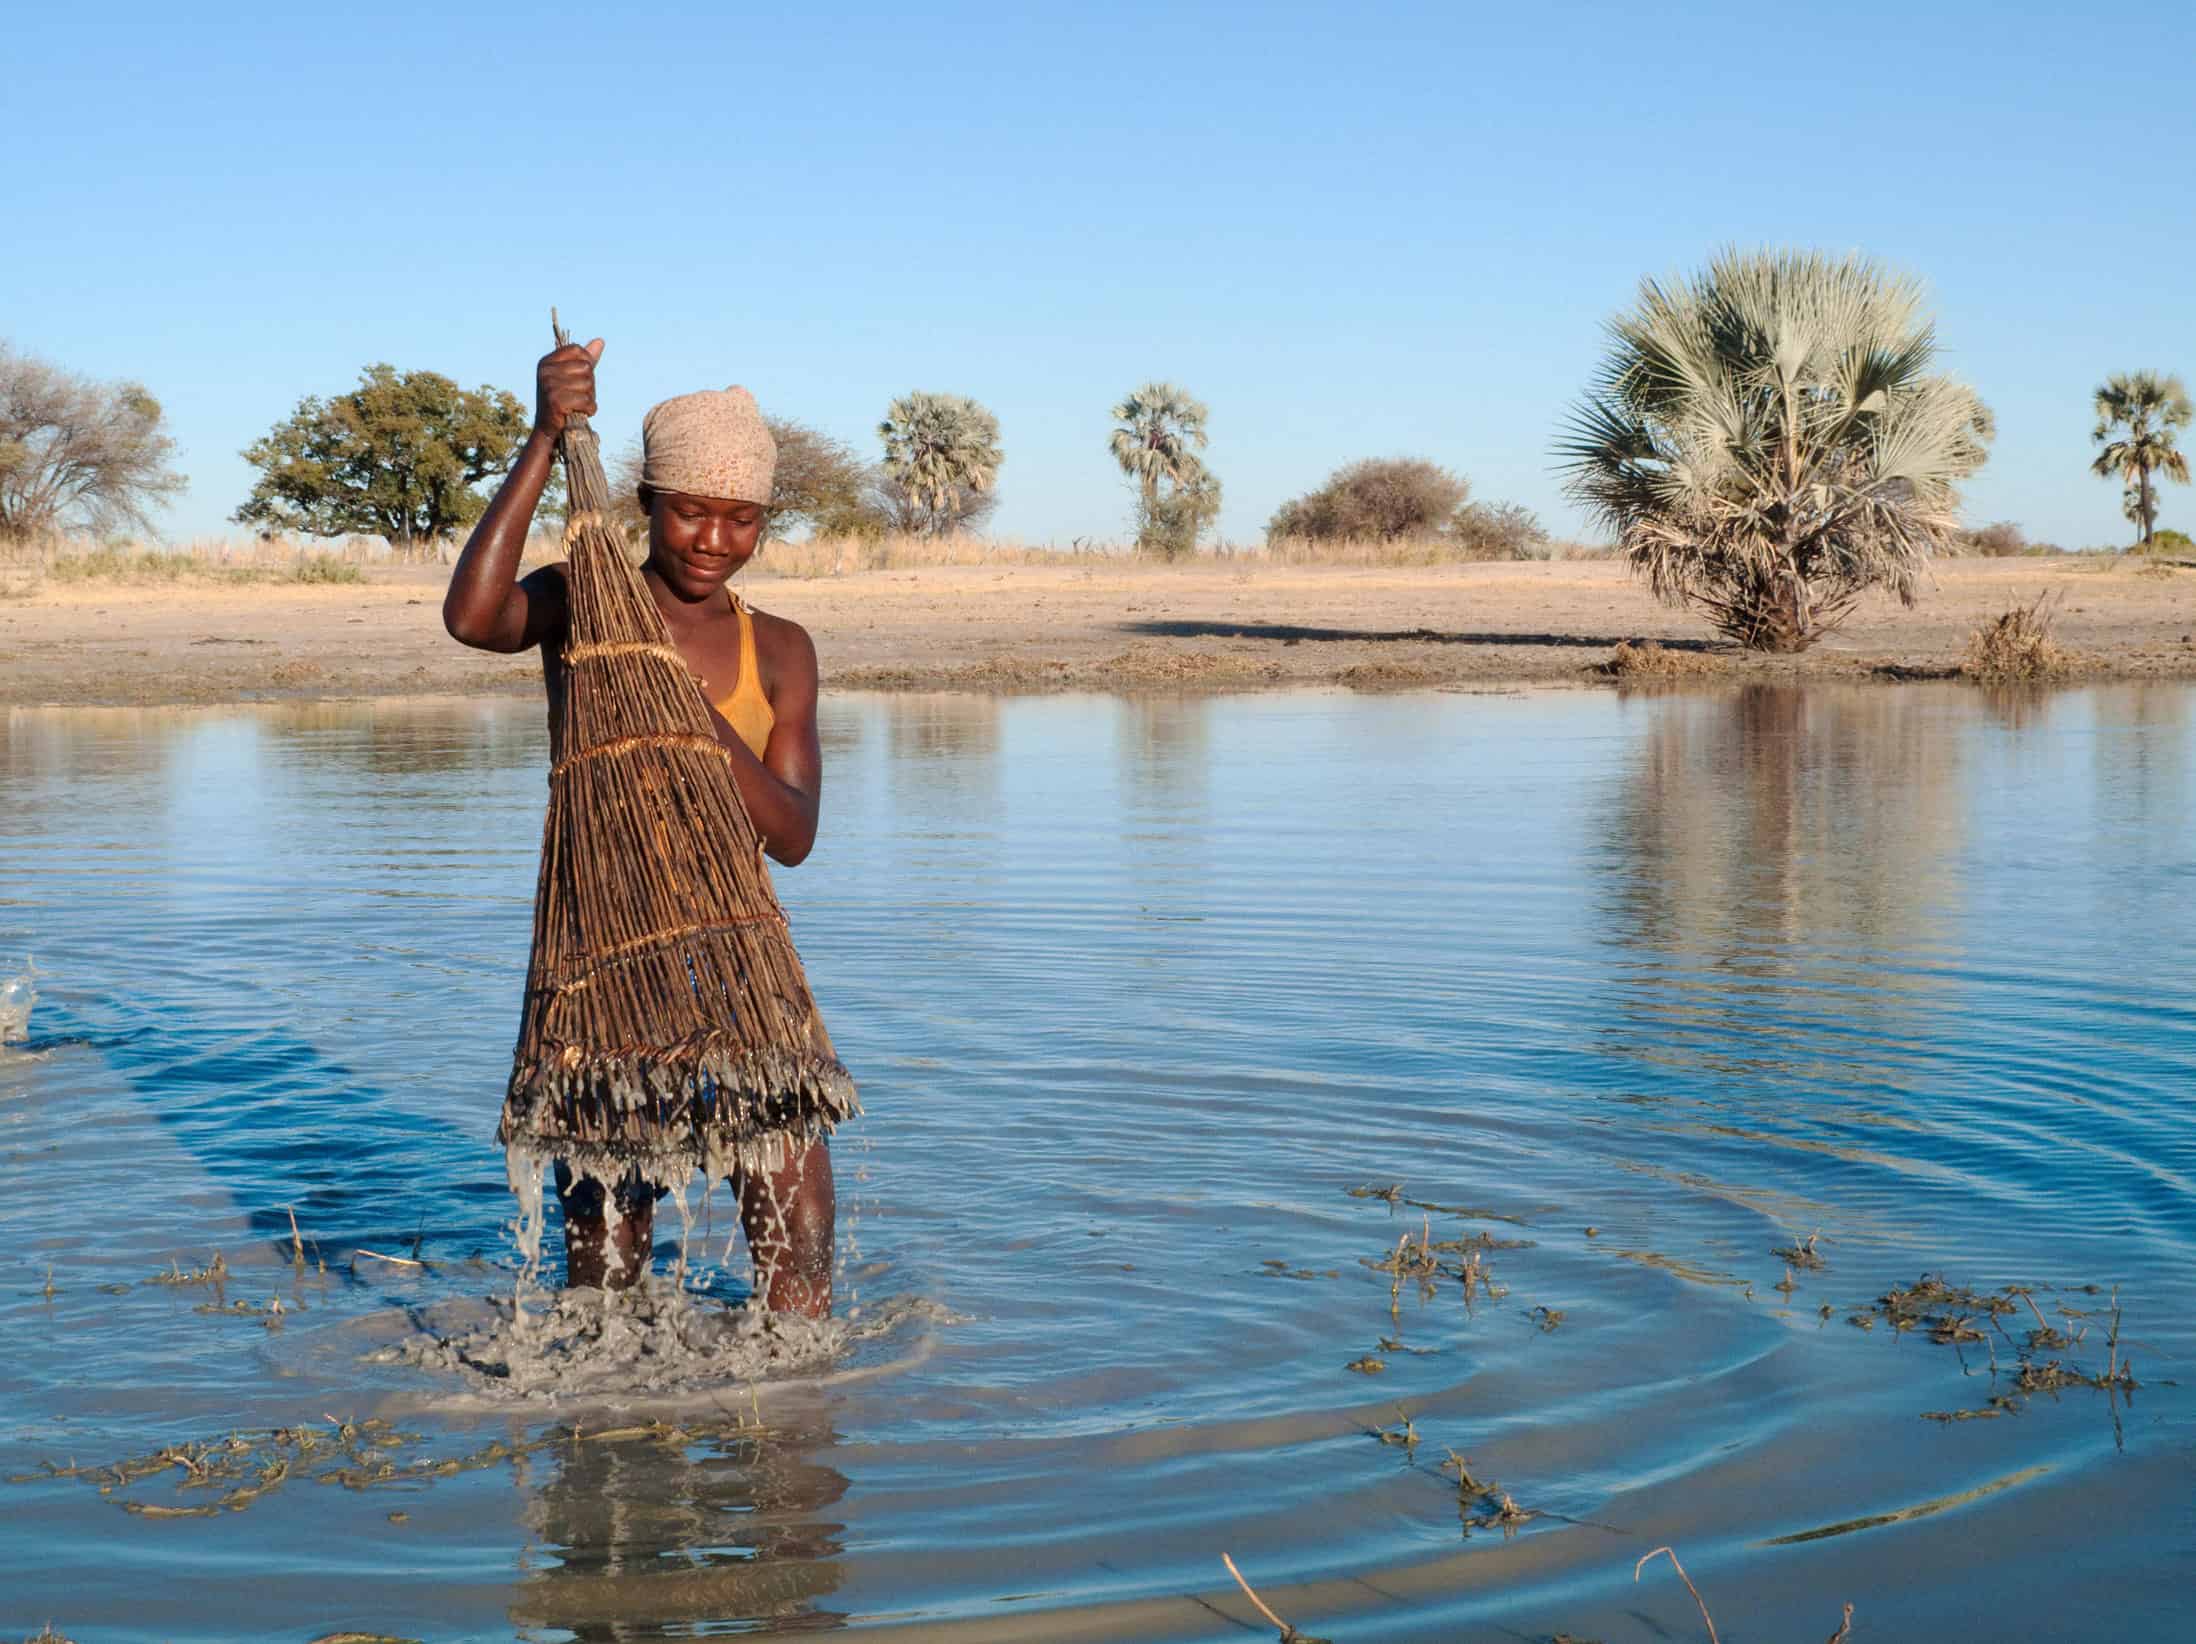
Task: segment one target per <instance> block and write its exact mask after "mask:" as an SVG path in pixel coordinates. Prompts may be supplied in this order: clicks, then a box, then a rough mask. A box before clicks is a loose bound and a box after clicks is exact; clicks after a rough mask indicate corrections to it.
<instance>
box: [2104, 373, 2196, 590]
mask: <svg viewBox="0 0 2196 1644" xmlns="http://www.w3.org/2000/svg"><path fill="white" fill-rule="evenodd" d="M2190 413H2191V408H2190V406H2189V402H2188V390H2187V389H2186V388H2183V387H2182V386H2181V379H2180V378H2179V377H2161V376H2159V375H2158V373H2157V372H2155V371H2121V372H2117V373H2115V374H2114V375H2112V376H2110V377H2107V378H2106V379H2105V384H2104V386H2103V387H2102V388H2100V389H2098V390H2097V429H2096V432H2095V433H2093V434H2091V435H2090V438H2091V439H2092V440H2094V441H2095V442H2096V443H2097V444H2099V445H2101V446H2103V447H2104V449H2103V450H2102V451H2099V452H2098V453H2097V457H2096V460H2095V461H2094V462H2092V463H2091V464H2090V465H2089V471H2090V472H2091V473H2092V474H2095V475H2096V476H2097V477H2098V478H2100V479H2111V478H2113V477H2115V476H2117V477H2118V478H2119V480H2120V481H2121V483H2122V484H2123V485H2124V486H2125V487H2126V488H2127V491H2128V493H2129V495H2128V497H2127V499H2126V500H2127V502H2128V503H2129V504H2132V507H2129V508H2124V509H2123V512H2126V513H2127V516H2128V518H2129V519H2131V520H2133V521H2134V522H2135V523H2136V524H2137V525H2139V526H2141V527H2142V532H2143V547H2144V548H2145V549H2148V548H2149V547H2150V545H2151V540H2152V538H2154V537H2155V536H2156V535H2157V528H2158V497H2157V493H2156V491H2154V490H2153V489H2152V487H2151V479H2150V476H2151V475H2153V474H2163V475H2165V477H2166V478H2167V479H2169V480H2173V481H2174V482H2176V483H2177V484H2181V485H2186V484H2187V483H2188V458H2187V457H2185V456H2183V455H2182V454H2181V451H2180V447H2179V444H2178V442H2177V440H2176V437H2175V433H2176V430H2178V429H2182V428H2186V427H2187V426H2188V422H2189V416H2190ZM2123 429H2124V430H2125V432H2124V433H2119V432H2118V431H2119V430H2123ZM2116 433H2117V434H2118V437H2117V438H2115V437H2114V436H2115V434H2116Z"/></svg>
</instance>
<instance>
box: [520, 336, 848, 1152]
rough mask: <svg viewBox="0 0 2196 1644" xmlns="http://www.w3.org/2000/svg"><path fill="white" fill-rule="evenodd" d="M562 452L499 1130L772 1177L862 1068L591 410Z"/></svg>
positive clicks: (828, 1122)
mask: <svg viewBox="0 0 2196 1644" xmlns="http://www.w3.org/2000/svg"><path fill="white" fill-rule="evenodd" d="M558 340H559V341H560V342H561V341H562V340H563V337H562V335H561V333H560V335H559V339H558ZM561 449H562V452H563V456H564V472H565V485H566V490H567V493H568V496H569V499H570V507H571V516H570V522H569V523H568V524H567V526H566V527H565V543H566V547H567V549H568V552H569V559H568V561H567V563H566V566H565V583H566V587H567V590H568V598H569V609H570V621H569V627H568V632H567V637H566V640H565V648H564V653H563V661H562V666H561V668H553V669H551V670H550V674H551V678H552V684H551V688H550V700H549V748H550V761H551V763H550V767H549V814H548V819H547V822H546V824H545V825H544V827H543V830H542V844H541V877H540V880H539V883H538V885H537V887H536V890H535V895H534V952H533V960H532V964H531V965H530V967H529V969H528V973H527V978H526V1002H525V1008H524V1013H523V1017H522V1019H521V1022H520V1026H519V1039H518V1049H517V1051H516V1053H515V1056H514V1060H513V1066H512V1069H511V1087H510V1091H509V1093H508V1094H507V1095H506V1097H505V1098H504V1105H503V1122H502V1125H501V1126H500V1127H499V1129H498V1131H497V1137H498V1139H499V1140H500V1141H502V1142H503V1143H504V1144H505V1146H506V1147H509V1148H511V1149H513V1151H514V1152H523V1153H526V1154H531V1155H535V1156H537V1157H538V1156H539V1155H544V1154H546V1155H552V1156H556V1157H561V1158H564V1159H566V1160H568V1161H570V1163H571V1164H572V1167H573V1168H574V1169H575V1170H576V1171H578V1172H579V1173H581V1174H583V1175H591V1176H595V1177H597V1178H599V1179H601V1180H604V1181H615V1180H617V1179H619V1178H620V1177H622V1176H623V1175H625V1174H627V1173H628V1172H636V1171H637V1172H638V1173H639V1174H640V1175H641V1176H642V1177H644V1178H645V1179H647V1180H650V1181H655V1182H660V1183H664V1184H667V1185H675V1184H677V1183H681V1182H683V1181H684V1180H685V1179H686V1177H687V1175H688V1174H689V1173H690V1172H691V1171H692V1170H694V1169H696V1168H699V1169H701V1170H703V1171H705V1172H706V1173H708V1174H709V1175H711V1176H718V1175H723V1174H726V1173H727V1172H729V1171H732V1170H734V1169H758V1168H759V1169H766V1170H767V1169H772V1168H775V1167H776V1166H777V1165H778V1164H779V1163H780V1162H781V1161H782V1159H783V1158H784V1157H785V1155H786V1150H787V1149H788V1148H789V1147H798V1146H801V1145H804V1144H806V1143H807V1142H810V1141H812V1140H814V1139H815V1138H817V1137H819V1136H822V1135H824V1134H826V1133H828V1132H829V1131H830V1130H831V1129H832V1127H833V1126H835V1125H836V1124H837V1123H838V1122H839V1121H840V1120H841V1119H845V1118H848V1117H850V1116H851V1115H853V1114H855V1113H858V1112H859V1111H860V1106H859V1103H858V1102H857V1101H856V1099H855V1094H854V1082H853V1080H852V1079H851V1078H849V1077H848V1075H847V1071H846V1068H845V1067H844V1066H843V1065H842V1064H841V1063H840V1061H839V1059H838V1056H837V1055H836V1054H835V1053H834V1052H833V1050H832V1048H831V1037H830V1035H829V1034H828V1033H826V1032H825V1031H824V1025H823V1018H822V1017H821V1016H820V1015H818V1013H817V1010H816V1001H815V999H814V998H813V997H812V996H811V994H810V993H809V990H808V978H807V976H806V975H805V974H804V973H803V971H802V969H801V961H800V956H799V955H798V954H797V953H796V952H794V949H793V938H792V934H791V932H790V930H789V929H788V928H787V925H786V919H785V913H784V911H783V910H782V909H781V908H780V907H779V906H778V899H777V895H776V893H775V892H774V891H773V890H772V889H771V884H770V873H769V870H768V868H767V867H766V866H765V865H764V862H763V854H762V839H761V836H760V835H758V834H757V833H756V831H755V825H754V823H753V822H752V821H750V820H749V818H748V815H747V807H746V806H745V804H743V803H742V802H741V799H740V795H739V790H738V788H737V787H736V786H734V783H733V779H732V764H731V756H730V754H728V753H727V752H726V750H725V749H724V748H723V747H722V746H720V745H719V743H718V741H717V739H716V736H715V734H714V733H713V731H712V729H711V723H710V717H709V711H708V708H707V706H706V704H705V703H704V702H703V700H702V696H701V691H700V687H699V686H698V684H697V683H696V681H695V680H694V678H693V676H692V675H691V674H690V672H689V671H688V669H687V666H686V663H685V661H684V660H683V659H682V658H681V657H680V655H679V653H678V651H677V649H676V648H675V647H674V646H673V645H672V643H671V636H670V633H669V631H668V630H667V629H666V628H665V627H664V622H663V615H662V613H661V612H660V611H658V610H657V608H656V602H655V599H654V597H653V596H652V595H651V594H650V593H649V591H648V586H647V584H646V583H645V582H643V581H642V580H641V576H640V573H639V572H638V571H637V570H636V569H635V568H634V566H633V565H632V563H631V561H630V560H629V559H628V558H627V555H626V551H625V545H624V543H623V541H622V540H621V538H620V534H619V532H618V529H617V527H616V526H615V525H613V524H612V523H611V520H610V517H609V486H608V484H607V482H606V481H605V479H604V477H603V471H602V454H601V451H600V448H599V446H598V444H597V442H596V439H595V435H594V431H593V430H592V429H591V428H589V427H588V425H587V422H586V420H585V419H584V418H579V417H575V418H573V419H571V421H570V422H569V423H567V425H566V427H565V431H564V436H563V439H562V442H561Z"/></svg>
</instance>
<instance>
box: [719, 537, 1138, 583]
mask: <svg viewBox="0 0 2196 1644" xmlns="http://www.w3.org/2000/svg"><path fill="white" fill-rule="evenodd" d="M1127 557H1130V555H1129V550H1127V549H1123V548H1113V547H1095V548H1094V547H1090V546H1087V545H1084V544H1081V543H1078V544H1076V545H1075V546H1073V547H1069V548H1033V547H1030V546H1029V545H1028V544H1026V543H1021V542H1014V541H1002V540H999V539H997V538H993V537H979V536H966V535H962V536H942V537H917V536H903V535H893V536H883V537H811V538H809V539H808V540H806V541H804V542H770V543H765V544H764V545H763V548H762V551H761V552H760V553H758V554H756V556H755V559H754V563H753V569H752V573H751V574H753V575H756V576H765V577H796V578H803V579H806V578H812V577H841V576H852V575H855V574H857V573H859V572H862V571H915V570H922V569H925V568H927V567H932V566H945V565H1061V564H1067V563H1071V562H1076V561H1083V560H1091V559H1107V558H1112V559H1119V558H1127Z"/></svg>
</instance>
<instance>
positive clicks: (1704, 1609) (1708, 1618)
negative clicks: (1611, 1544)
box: [1632, 1547, 1723, 1644]
mask: <svg viewBox="0 0 2196 1644" xmlns="http://www.w3.org/2000/svg"><path fill="white" fill-rule="evenodd" d="M1664 1556H1667V1557H1668V1558H1669V1560H1670V1567H1671V1568H1672V1569H1674V1570H1675V1571H1677V1573H1678V1580H1680V1581H1682V1582H1684V1583H1685V1590H1686V1591H1687V1592H1689V1593H1691V1594H1692V1595H1693V1602H1694V1603H1695V1604H1698V1605H1699V1606H1700V1619H1701V1620H1702V1621H1704V1622H1706V1623H1707V1625H1708V1644H1723V1641H1722V1640H1721V1639H1719V1638H1718V1637H1716V1618H1715V1617H1714V1616H1712V1615H1710V1614H1709V1613H1708V1601H1707V1600H1706V1599H1705V1598H1702V1597H1701V1596H1700V1589H1699V1588H1698V1587H1696V1586H1694V1585H1693V1578H1692V1577H1691V1576H1689V1575H1687V1574H1686V1573H1685V1566H1684V1565H1682V1564H1680V1563H1679V1562H1678V1556H1677V1553H1676V1551H1675V1550H1673V1549H1672V1548H1669V1547H1657V1548H1656V1549H1655V1550H1654V1551H1653V1552H1651V1553H1649V1554H1648V1555H1647V1558H1643V1559H1641V1560H1640V1561H1639V1562H1638V1563H1637V1564H1635V1565H1633V1566H1632V1579H1633V1580H1634V1581H1637V1580H1638V1579H1639V1572H1640V1571H1642V1570H1644V1569H1646V1568H1647V1559H1649V1558H1658V1557H1664Z"/></svg>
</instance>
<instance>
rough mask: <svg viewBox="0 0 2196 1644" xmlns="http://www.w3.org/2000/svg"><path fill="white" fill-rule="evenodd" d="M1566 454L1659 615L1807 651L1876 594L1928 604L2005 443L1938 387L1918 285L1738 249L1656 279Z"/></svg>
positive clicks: (1943, 384)
mask: <svg viewBox="0 0 2196 1644" xmlns="http://www.w3.org/2000/svg"><path fill="white" fill-rule="evenodd" d="M1609 339H1610V349H1609V353H1608V356H1607V357H1606V359H1605V360H1604V361H1603V363H1602V367H1601V371H1600V373H1599V376H1598V378H1597V380H1596V382H1595V384H1594V386H1593V388H1592V389H1591V390H1590V391H1589V392H1588V394H1587V396H1586V398H1585V399H1584V400H1583V401H1582V402H1581V403H1580V405H1579V406H1578V408H1577V410H1576V411H1575V412H1574V413H1573V415H1572V418H1571V423H1570V427H1569V431H1568V433H1567V435H1566V437H1565V438H1564V439H1563V440H1562V441H1561V443H1560V445H1559V447H1558V449H1559V451H1560V452H1561V454H1562V455H1563V456H1565V457H1566V458H1567V459H1568V461H1567V463H1566V467H1567V469H1568V471H1569V478H1568V480H1567V482H1566V486H1567V489H1568V490H1569V491H1570V493H1571V495H1572V496H1574V497H1575V498H1577V499H1578V501H1579V502H1581V503H1582V504H1584V506H1585V507H1586V508H1587V509H1589V510H1590V511H1591V512H1592V513H1594V514H1595V515H1597V516H1598V517H1599V518H1600V519H1601V520H1602V521H1603V522H1604V523H1605V524H1606V525H1607V526H1609V527H1610V528H1611V529H1612V530H1613V531H1614V532H1615V533H1616V537H1617V541H1618V545H1619V547H1620V548H1621V549H1622V551H1623V553H1624V555H1625V557H1626V558H1627V559H1628V560H1629V561H1630V562H1631V565H1632V568H1633V569H1634V570H1635V571H1637V572H1639V573H1640V574H1642V575H1644V576H1645V577H1646V578H1647V579H1648V582H1649V584H1650V585H1651V586H1652V587H1653V589H1654V591H1655V594H1656V596H1657V597H1658V598H1661V599H1664V600H1667V601H1670V602H1672V603H1679V604H1692V605H1696V606H1698V607H1700V608H1701V609H1702V610H1703V611H1704V612H1705V613H1706V614H1707V616H1708V618H1709V620H1710V621H1712V622H1713V623H1714V624H1715V625H1716V627H1717V628H1718V629H1720V630H1721V631H1722V632H1723V633H1724V634H1726V635H1728V636H1729V637H1730V638H1732V639H1734V640H1737V641H1738V642H1739V643H1740V644H1742V645H1746V646H1748V647H1751V648H1753V649H1757V650H1769V651H1801V650H1805V649H1806V648H1807V647H1808V646H1809V645H1811V644H1813V643H1814V642H1815V641H1816V640H1817V639H1819V638H1821V637H1822V635H1823V634H1825V633H1827V632H1829V631H1830V630H1831V629H1832V628H1834V627H1835V626H1836V625H1837V624H1838V623H1839V622H1840V621H1842V620H1843V619H1844V618H1845V616H1846V615H1847V613H1849V612H1850V611H1851V610H1852V608H1853V606H1854V604H1855V603H1856V602H1857V601H1858V600H1859V598H1860V596H1861V595H1862V594H1863V593H1864V592H1865V591H1867V590H1868V589H1870V588H1876V587H1881V588H1885V589H1888V590H1889V591H1890V592H1891V593H1893V594H1895V595H1897V596H1898V598H1899V599H1900V600H1901V601H1903V602H1904V603H1906V604H1908V605H1911V604H1913V603H1914V588H1915V581H1916V575H1917V573H1918V571H1919V570H1920V567H1921V564H1922V561H1923V560H1924V559H1925V558H1926V557H1927V556H1928V555H1929V554H1931V553H1933V552H1936V551H1938V550H1941V549H1943V548H1944V547H1945V546H1946V545H1947V544H1948V543H1949V541H1950V540H1951V538H1952V536H1953V534H1954V533H1955V532H1956V531H1957V530H1958V529H1959V498H1958V494H1957V492H1956V490H1955V488H1954V487H1955V484H1956V482H1957V481H1959V480H1960V479H1962V478H1964V477H1965V476H1967V475H1968V474H1970V473H1972V472H1974V470H1976V469H1977V468H1979V467H1981V466H1982V464H1983V461H1984V459H1985V457H1986V456H1987V455H1988V450H1989V442H1990V440H1991V438H1992V436H1993V434H1994V433H1995V431H1996V430H1995V427H1994V424H1993V422H1992V420H1991V416H1990V412H1989V409H1988V408H1987V407H1986V406H1984V404H1983V403H1982V401H1981V400H1980V399H1979V398H1977V397H1976V395H1975V392H1974V390H1972V389H1970V388H1968V387H1967V386H1965V385H1964V384H1962V383H1959V382H1956V381H1954V380H1953V379H1952V378H1950V377H1945V376H1940V375H1936V374H1934V373H1933V372H1932V369H1931V367H1932V365H1933V363H1934V361H1935V358H1936V351H1937V347H1936V336H1935V331H1934V329H1933V327H1932V326H1931V324H1930V322H1929V319H1928V317H1927V315H1926V314H1925V313H1924V311H1923V306H1922V292H1921V288H1920V287H1919V285H1917V284H1916V283H1915V282H1914V281H1913V280H1911V279H1908V278H1906V277H1905V276H1902V275H1896V274H1893V273H1891V272H1889V271H1887V270H1885V269H1884V268H1882V267H1881V266H1880V265H1878V264H1877V263H1875V262H1873V261H1871V260H1869V259H1866V258H1862V257H1845V258H1842V259H1840V258H1831V257H1827V256H1824V255H1822V254H1820V253H1816V252H1803V251H1760V252H1739V251H1735V250H1733V251H1725V252H1722V253H1720V254H1719V255H1718V256H1717V257H1716V258H1715V259H1714V260H1713V261H1711V262H1710V263H1709V265H1708V267H1707V269H1706V270H1705V271H1704V272H1703V273H1701V274H1700V275H1698V276H1696V277H1694V278H1693V279H1690V280H1686V281H1683V282H1680V283H1676V284H1671V285H1663V284H1660V283H1657V282H1655V281H1652V280H1649V281H1647V282H1645V283H1643V284H1642V286H1641V287H1640V297H1639V302H1638V305H1637V306H1636V307H1634V308H1633V309H1631V310H1630V311H1629V312H1626V313H1624V314H1620V315H1618V316H1617V317H1616V318H1615V319H1614V320H1612V321H1611V322H1610V324H1609Z"/></svg>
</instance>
